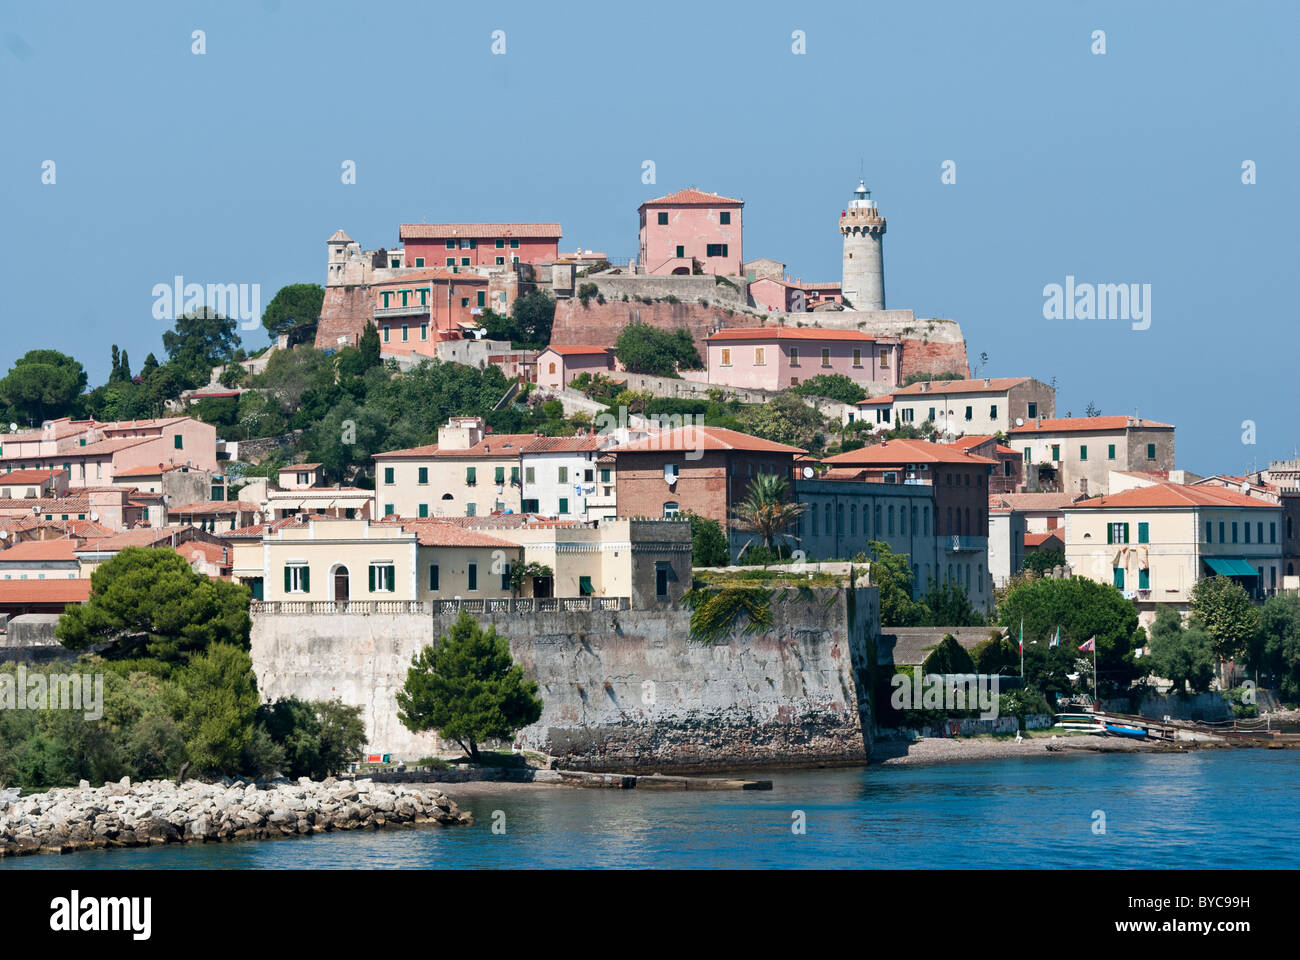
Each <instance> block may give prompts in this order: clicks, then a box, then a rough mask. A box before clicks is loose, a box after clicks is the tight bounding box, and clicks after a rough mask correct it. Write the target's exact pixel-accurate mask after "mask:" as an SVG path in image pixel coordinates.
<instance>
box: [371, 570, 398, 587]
mask: <svg viewBox="0 0 1300 960" xmlns="http://www.w3.org/2000/svg"><path fill="white" fill-rule="evenodd" d="M395 583H397V577H396V576H395V575H394V567H393V565H392V564H391V563H372V564H371V565H370V592H371V593H392V592H393V589H394V584H395Z"/></svg>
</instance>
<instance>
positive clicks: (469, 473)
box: [465, 467, 478, 487]
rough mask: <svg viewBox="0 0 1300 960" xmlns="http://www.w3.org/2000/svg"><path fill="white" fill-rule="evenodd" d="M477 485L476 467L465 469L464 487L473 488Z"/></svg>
mask: <svg viewBox="0 0 1300 960" xmlns="http://www.w3.org/2000/svg"><path fill="white" fill-rule="evenodd" d="M477 485H478V467H466V468H465V486H467V487H473V486H477Z"/></svg>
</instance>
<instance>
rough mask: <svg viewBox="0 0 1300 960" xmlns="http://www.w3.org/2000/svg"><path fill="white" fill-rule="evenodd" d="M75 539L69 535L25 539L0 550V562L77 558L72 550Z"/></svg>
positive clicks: (74, 547)
mask: <svg viewBox="0 0 1300 960" xmlns="http://www.w3.org/2000/svg"><path fill="white" fill-rule="evenodd" d="M76 548H77V541H76V540H73V539H72V538H71V537H64V538H62V539H59V540H27V541H25V542H23V543H15V544H14V545H13V546H12V547H10V548H9V549H7V550H0V563H20V562H21V563H27V562H32V561H37V560H70V561H75V560H76V559H77V558H76V556H75V554H74V553H73V551H74V550H75V549H76Z"/></svg>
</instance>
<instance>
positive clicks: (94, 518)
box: [90, 510, 99, 523]
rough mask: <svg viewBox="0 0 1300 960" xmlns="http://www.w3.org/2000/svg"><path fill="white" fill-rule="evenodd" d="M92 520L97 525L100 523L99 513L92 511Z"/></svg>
mask: <svg viewBox="0 0 1300 960" xmlns="http://www.w3.org/2000/svg"><path fill="white" fill-rule="evenodd" d="M90 519H91V520H94V521H95V522H96V523H98V522H99V514H98V513H95V512H94V511H93V510H92V511H91V513H90Z"/></svg>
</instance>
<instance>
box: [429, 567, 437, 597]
mask: <svg viewBox="0 0 1300 960" xmlns="http://www.w3.org/2000/svg"><path fill="white" fill-rule="evenodd" d="M429 589H430V590H437V589H438V565H437V564H436V563H431V564H429Z"/></svg>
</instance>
